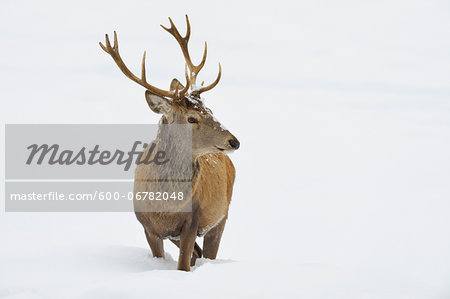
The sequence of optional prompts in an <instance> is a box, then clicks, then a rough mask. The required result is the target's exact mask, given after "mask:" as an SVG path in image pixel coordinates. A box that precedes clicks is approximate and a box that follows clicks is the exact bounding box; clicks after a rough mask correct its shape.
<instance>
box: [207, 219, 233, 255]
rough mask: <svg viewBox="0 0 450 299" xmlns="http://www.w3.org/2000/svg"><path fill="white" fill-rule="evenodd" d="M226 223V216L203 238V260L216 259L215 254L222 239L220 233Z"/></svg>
mask: <svg viewBox="0 0 450 299" xmlns="http://www.w3.org/2000/svg"><path fill="white" fill-rule="evenodd" d="M226 222H227V216H225V217H224V218H223V219H222V220H221V221H220V222H219V223H218V224H217V225H216V226H214V227H213V228H212V229H211V230H210V231H209V232H207V233H206V235H205V237H204V238H203V256H204V257H205V258H208V259H211V260H214V259H216V256H217V252H218V251H219V245H220V239H222V233H223V230H224V228H225V223H226Z"/></svg>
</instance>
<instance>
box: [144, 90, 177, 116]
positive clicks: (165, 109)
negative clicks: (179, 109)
mask: <svg viewBox="0 0 450 299" xmlns="http://www.w3.org/2000/svg"><path fill="white" fill-rule="evenodd" d="M145 99H146V100H147V104H148V106H149V107H150V109H152V111H153V112H155V113H158V114H164V115H168V114H169V113H170V112H171V111H172V103H171V102H170V101H169V100H167V99H165V98H163V97H160V96H157V95H155V94H152V93H151V92H150V91H148V90H146V91H145Z"/></svg>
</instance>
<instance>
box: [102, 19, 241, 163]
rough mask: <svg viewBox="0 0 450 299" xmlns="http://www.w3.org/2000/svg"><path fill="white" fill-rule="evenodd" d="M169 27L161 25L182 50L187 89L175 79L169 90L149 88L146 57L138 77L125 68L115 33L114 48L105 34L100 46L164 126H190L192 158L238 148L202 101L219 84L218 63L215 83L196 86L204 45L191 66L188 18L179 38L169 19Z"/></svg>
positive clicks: (204, 57)
mask: <svg viewBox="0 0 450 299" xmlns="http://www.w3.org/2000/svg"><path fill="white" fill-rule="evenodd" d="M169 21H170V28H166V27H164V26H163V25H161V27H162V28H164V29H165V30H166V31H167V32H169V33H170V34H171V35H172V36H173V37H175V39H176V40H177V42H178V44H179V45H180V47H181V51H182V52H183V56H184V59H185V61H186V63H185V77H186V86H183V84H181V83H180V81H178V80H177V79H173V80H172V83H171V85H170V90H163V89H160V88H157V87H155V86H153V85H150V84H149V83H148V82H147V79H146V72H145V56H146V53H145V52H144V55H143V57H142V71H141V78H138V77H137V76H135V75H134V74H133V73H132V72H131V71H130V70H129V69H128V67H127V66H126V65H125V63H124V62H123V60H122V58H121V57H120V54H119V45H118V42H117V34H116V32H115V31H114V45H113V46H111V42H110V41H109V37H108V35H107V34H106V36H105V43H106V46H105V45H103V44H102V43H99V44H100V47H101V48H102V49H103V50H104V51H105V52H106V53H108V54H109V55H111V57H112V58H113V59H114V61H115V63H116V64H117V66H118V67H119V68H120V70H121V71H122V72H123V73H124V74H125V76H127V77H128V78H130V79H131V80H133V81H134V82H136V83H138V84H139V85H141V86H143V87H145V88H146V89H147V90H146V91H145V98H146V100H147V103H148V106H149V107H150V109H151V110H152V111H153V112H155V113H158V114H162V120H161V123H163V124H191V125H192V153H193V155H197V156H198V155H202V154H206V153H218V152H229V151H234V150H236V149H238V148H239V141H238V140H237V139H236V137H234V136H233V134H231V133H230V132H229V131H228V130H227V129H225V128H224V127H223V126H222V125H221V124H220V122H219V121H217V119H215V118H214V116H213V113H212V111H211V110H210V109H209V108H207V107H206V106H205V105H204V102H203V101H202V99H201V96H200V95H201V93H203V92H205V91H208V90H210V89H212V88H214V87H215V86H216V85H217V83H219V80H220V77H221V75H222V68H221V66H220V63H219V74H218V75H217V78H216V80H215V81H214V82H213V83H211V84H210V85H208V86H203V83H202V84H201V86H199V87H197V86H196V80H197V75H198V73H199V72H200V70H201V69H202V68H203V66H204V65H205V62H206V55H207V45H206V42H205V50H204V52H203V58H202V61H201V62H200V64H198V65H194V64H193V63H192V60H191V58H190V55H189V50H188V42H189V38H190V35H191V26H190V24H189V18H188V16H187V15H186V24H187V31H186V35H185V36H184V37H182V36H181V35H180V33H179V32H178V29H177V28H176V26H175V25H174V23H173V22H172V19H171V18H169Z"/></svg>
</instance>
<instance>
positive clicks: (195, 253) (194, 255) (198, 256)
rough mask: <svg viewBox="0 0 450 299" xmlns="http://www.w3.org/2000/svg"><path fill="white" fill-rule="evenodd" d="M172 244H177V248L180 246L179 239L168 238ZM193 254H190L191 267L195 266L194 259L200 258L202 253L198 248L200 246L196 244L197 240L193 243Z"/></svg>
mask: <svg viewBox="0 0 450 299" xmlns="http://www.w3.org/2000/svg"><path fill="white" fill-rule="evenodd" d="M170 241H171V242H172V243H173V244H175V245H177V247H178V248H180V240H172V239H171V240H170ZM193 253H194V254H193V255H192V258H191V267H192V266H195V261H196V260H197V259H198V258H201V257H202V256H203V255H202V249H201V248H200V246H198V244H197V242H195V243H194V252H193Z"/></svg>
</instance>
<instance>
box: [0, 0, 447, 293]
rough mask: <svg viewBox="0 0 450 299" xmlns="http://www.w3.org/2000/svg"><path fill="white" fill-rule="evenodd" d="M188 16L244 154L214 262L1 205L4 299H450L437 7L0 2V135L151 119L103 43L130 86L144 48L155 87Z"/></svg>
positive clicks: (62, 217) (179, 61) (173, 57)
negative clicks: (160, 255) (182, 263)
mask: <svg viewBox="0 0 450 299" xmlns="http://www.w3.org/2000/svg"><path fill="white" fill-rule="evenodd" d="M236 7H238V8H239V9H236ZM185 13H188V14H189V17H190V21H191V26H192V36H191V40H190V43H189V49H190V51H191V53H192V58H193V61H194V63H198V61H200V59H201V55H202V53H203V52H202V51H203V42H204V40H207V41H208V45H209V49H208V59H207V63H206V65H205V67H204V69H203V70H202V72H201V73H200V74H199V78H198V79H199V80H205V81H206V82H210V81H211V80H214V78H215V76H216V75H217V73H216V72H217V70H216V69H215V67H214V66H215V64H216V63H217V62H219V61H220V62H221V63H222V65H224V71H223V73H222V79H221V82H220V83H219V84H218V86H217V87H215V88H214V89H213V90H211V91H208V92H207V93H205V94H206V96H207V97H208V106H209V107H210V108H211V109H212V110H213V111H214V114H215V115H217V116H218V117H219V118H220V119H221V120H222V123H223V124H225V125H226V126H227V127H229V130H230V132H231V133H232V134H234V135H235V136H236V137H237V138H238V139H239V141H240V142H241V147H240V148H239V150H238V151H236V152H235V153H234V154H233V155H232V157H231V158H232V160H233V162H234V164H235V167H236V183H235V189H234V191H233V200H232V204H231V209H230V214H229V218H228V220H227V226H226V228H225V232H224V236H223V240H222V244H221V247H220V251H219V255H218V258H219V259H218V260H216V261H207V260H203V259H201V260H199V264H198V265H197V266H196V267H195V269H194V271H193V272H191V273H184V272H178V271H175V270H174V269H175V268H176V259H177V256H178V253H177V252H178V251H177V249H176V248H175V246H174V245H173V244H171V242H170V241H166V242H165V244H166V250H167V252H168V254H169V255H171V256H172V257H173V259H171V258H170V257H168V258H167V259H166V260H158V259H153V258H152V257H150V256H149V254H150V250H149V248H148V244H147V242H146V240H145V236H144V233H143V230H142V227H141V226H140V224H139V223H138V222H137V220H136V219H135V216H134V215H133V214H131V213H40V214H39V213H22V214H21V213H4V212H0V297H6V298H144V297H145V298H159V297H165V298H181V297H195V298H199V299H202V298H212V297H215V298H230V297H233V298H234V297H236V298H249V297H250V298H272V297H279V298H376V299H379V298H424V299H429V298H450V284H449V281H450V254H449V252H450V233H449V228H450V217H449V211H450V200H449V198H450V184H449V182H450V155H449V153H450V121H449V120H450V83H449V82H450V81H449V78H450V39H449V38H448V37H449V36H450V7H449V5H448V3H446V2H445V1H441V2H439V1H425V0H417V1H406V0H405V1H399V0H392V1H372V2H361V1H351V0H344V1H331V0H326V1H276V2H274V1H258V2H256V1H255V2H253V1H249V2H244V1H239V2H238V1H222V2H211V1H209V2H207V1H200V2H198V3H197V2H191V1H170V2H168V1H166V2H164V1H159V2H149V1H146V0H132V1H106V0H99V1H88V0H80V1H72V2H67V1H55V0H41V1H31V0H14V1H12V0H3V1H1V2H0V29H1V30H0V43H1V45H2V54H1V55H0V82H2V87H1V88H0V99H1V101H0V103H1V104H0V105H1V106H0V117H1V119H2V122H3V123H157V122H158V119H159V117H160V116H159V115H156V114H153V113H152V112H151V110H150V109H149V108H148V105H147V103H146V101H145V97H144V90H143V88H142V87H141V86H139V85H137V84H135V83H133V82H131V81H130V80H129V79H127V78H126V77H125V76H124V75H123V74H122V73H121V72H120V71H119V69H118V68H117V66H116V65H114V62H113V60H112V59H111V57H109V56H108V55H107V54H106V53H104V52H103V51H102V50H101V49H100V47H99V45H98V42H99V41H102V42H103V41H104V34H105V33H109V34H111V33H112V32H113V30H117V32H118V38H119V46H120V53H121V55H122V58H123V60H124V61H125V63H126V64H127V65H128V66H129V68H130V69H131V70H132V71H133V72H134V73H135V74H137V75H139V73H140V70H139V61H140V57H141V54H142V51H143V50H144V49H146V50H147V52H148V54H149V55H148V56H149V58H150V59H149V63H148V65H147V68H148V70H147V80H148V81H149V82H151V83H152V84H154V85H155V86H158V87H160V88H167V89H168V88H169V85H170V82H171V80H172V78H174V77H176V78H179V79H183V78H184V69H183V65H184V58H183V55H182V54H181V52H180V49H179V47H178V46H177V44H176V42H175V41H174V40H173V37H171V36H170V35H169V34H167V32H165V31H164V30H162V29H161V28H160V27H159V24H160V23H162V24H163V25H167V24H168V23H167V17H168V16H171V17H172V18H173V20H174V22H175V24H177V25H178V28H179V29H180V32H181V34H184V29H185V27H184V26H185V23H184V22H185V19H184V14H185ZM1 132H2V133H1V134H4V132H3V130H1ZM0 140H2V142H4V141H3V140H5V138H4V136H0ZM2 145H3V146H2V147H0V156H2V157H4V144H3V143H2ZM4 163H5V162H4V159H0V168H1V169H4ZM0 177H1V178H4V171H1V172H0ZM3 188H4V184H0V194H4V192H3V191H4V189H3ZM3 201H4V198H3V196H0V204H1V205H3ZM199 241H200V242H201V240H199ZM212 294H213V295H214V296H212Z"/></svg>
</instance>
